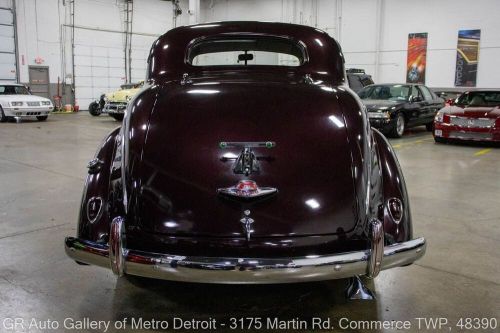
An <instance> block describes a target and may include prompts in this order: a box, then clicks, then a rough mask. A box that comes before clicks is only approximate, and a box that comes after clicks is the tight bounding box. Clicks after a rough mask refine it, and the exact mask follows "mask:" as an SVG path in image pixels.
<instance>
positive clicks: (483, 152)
mask: <svg viewBox="0 0 500 333" xmlns="http://www.w3.org/2000/svg"><path fill="white" fill-rule="evenodd" d="M491 149H492V148H486V149H482V150H480V151H478V152H477V153H475V154H474V156H481V155H485V154H488V153H489V152H490V151H491Z"/></svg>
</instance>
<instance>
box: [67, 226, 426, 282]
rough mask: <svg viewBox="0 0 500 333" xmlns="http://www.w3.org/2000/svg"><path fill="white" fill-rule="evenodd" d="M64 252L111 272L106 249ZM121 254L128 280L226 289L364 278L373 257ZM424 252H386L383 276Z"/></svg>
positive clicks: (87, 245) (70, 241) (415, 245)
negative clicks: (222, 285) (223, 286)
mask: <svg viewBox="0 0 500 333" xmlns="http://www.w3.org/2000/svg"><path fill="white" fill-rule="evenodd" d="M122 225H123V224H122ZM65 248H66V254H67V255H68V256H69V257H71V258H72V259H74V260H76V261H80V262H84V263H87V264H92V265H97V266H102V267H106V268H108V269H109V268H110V266H111V264H110V258H109V247H108V246H107V245H103V244H98V243H95V242H90V241H87V240H82V239H78V238H74V237H68V238H66V241H65ZM121 249H122V251H121V253H122V254H123V256H122V258H123V266H122V267H123V270H122V272H123V273H125V274H130V275H138V276H144V277H150V278H157V279H164V280H173V281H186V282H201V283H227V284H266V283H292V282H305V281H321V280H331V279H341V278H347V277H352V276H354V275H365V274H369V260H370V252H371V250H366V251H355V252H346V253H338V254H332V255H321V256H306V257H298V258H297V257H296V258H223V257H221V258H218V257H188V256H182V255H169V254H160V253H149V252H142V251H136V250H132V249H128V250H127V249H126V248H125V247H122V248H121ZM425 250H426V242H425V239H424V238H417V239H413V240H410V241H407V242H403V243H396V244H393V245H388V246H385V247H384V248H383V259H382V262H381V265H380V270H384V269H388V268H393V267H398V266H402V265H407V264H411V263H413V262H414V261H416V260H418V259H420V258H421V257H422V256H423V255H424V254H425ZM115 253H116V251H115ZM115 255H116V254H115ZM376 257H377V256H376ZM118 263H119V261H118ZM118 272H120V269H119V268H118ZM372 274H373V272H372Z"/></svg>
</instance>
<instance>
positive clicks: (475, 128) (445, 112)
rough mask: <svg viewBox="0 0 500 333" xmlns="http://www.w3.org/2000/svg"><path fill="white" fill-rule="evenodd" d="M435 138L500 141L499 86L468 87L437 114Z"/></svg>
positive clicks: (437, 140) (443, 139) (438, 139)
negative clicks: (495, 88)
mask: <svg viewBox="0 0 500 333" xmlns="http://www.w3.org/2000/svg"><path fill="white" fill-rule="evenodd" d="M434 140H435V141H436V142H447V141H451V140H461V141H484V142H500V90H488V91H466V92H464V93H463V94H462V95H460V97H458V98H457V99H456V100H455V101H454V102H453V105H450V106H446V107H444V108H443V109H441V110H440V111H439V112H438V113H437V114H436V117H435V118H434Z"/></svg>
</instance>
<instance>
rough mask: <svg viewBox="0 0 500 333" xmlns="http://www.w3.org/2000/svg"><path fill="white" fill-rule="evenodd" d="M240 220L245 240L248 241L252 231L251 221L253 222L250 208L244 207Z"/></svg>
mask: <svg viewBox="0 0 500 333" xmlns="http://www.w3.org/2000/svg"><path fill="white" fill-rule="evenodd" d="M240 222H241V223H243V229H244V230H245V233H246V236H247V241H249V240H250V237H251V236H252V232H253V229H252V223H254V222H255V220H254V219H253V218H251V217H250V210H248V209H246V210H245V211H244V212H243V218H242V219H241V220H240Z"/></svg>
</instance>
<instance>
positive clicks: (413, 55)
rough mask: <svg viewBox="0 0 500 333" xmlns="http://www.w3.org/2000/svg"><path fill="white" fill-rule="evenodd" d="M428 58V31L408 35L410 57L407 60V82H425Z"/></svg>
mask: <svg viewBox="0 0 500 333" xmlns="http://www.w3.org/2000/svg"><path fill="white" fill-rule="evenodd" d="M426 58H427V33H426V32H421V33H411V34H409V35H408V58H407V60H406V82H407V83H425V66H426Z"/></svg>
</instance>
